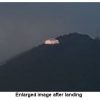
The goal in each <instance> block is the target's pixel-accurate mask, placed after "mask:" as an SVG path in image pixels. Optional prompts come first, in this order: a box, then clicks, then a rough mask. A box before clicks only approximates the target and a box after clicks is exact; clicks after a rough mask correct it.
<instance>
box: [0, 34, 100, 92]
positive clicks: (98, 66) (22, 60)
mask: <svg viewBox="0 0 100 100" xmlns="http://www.w3.org/2000/svg"><path fill="white" fill-rule="evenodd" d="M56 39H57V40H59V42H60V43H59V44H55V45H47V44H41V45H39V46H37V47H35V48H33V49H31V50H29V51H27V52H25V53H23V54H21V55H19V56H17V57H15V58H13V59H11V60H9V61H8V62H7V63H6V64H4V65H3V66H1V67H0V90H1V91H3V90H4V91H18V90H27V91H37V90H38V91H66V90H67V91H100V72H99V71H100V61H99V59H100V40H96V39H92V38H90V37H89V36H88V35H82V34H78V33H73V34H69V35H63V36H59V37H57V38H56Z"/></svg>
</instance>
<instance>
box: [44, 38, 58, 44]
mask: <svg viewBox="0 0 100 100" xmlns="http://www.w3.org/2000/svg"><path fill="white" fill-rule="evenodd" d="M44 44H49V45H53V44H59V40H57V39H48V40H46V41H45V42H44Z"/></svg>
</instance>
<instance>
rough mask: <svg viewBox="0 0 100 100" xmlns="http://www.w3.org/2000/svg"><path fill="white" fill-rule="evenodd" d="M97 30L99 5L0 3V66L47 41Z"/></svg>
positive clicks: (99, 25)
mask: <svg viewBox="0 0 100 100" xmlns="http://www.w3.org/2000/svg"><path fill="white" fill-rule="evenodd" d="M99 28H100V3H91V4H90V3H0V62H2V61H5V60H6V59H8V58H9V57H12V56H13V55H16V54H18V53H21V52H23V51H24V50H28V49H30V48H32V47H34V46H35V45H38V44H40V43H42V42H43V41H44V40H45V39H47V38H50V37H56V36H58V35H61V34H65V33H66V32H67V33H69V32H81V33H82V34H84V33H85V34H89V35H91V36H95V33H96V31H97V30H99Z"/></svg>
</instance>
